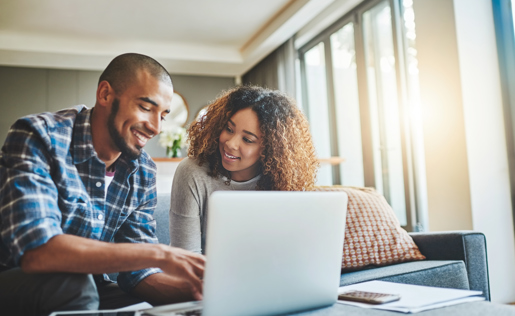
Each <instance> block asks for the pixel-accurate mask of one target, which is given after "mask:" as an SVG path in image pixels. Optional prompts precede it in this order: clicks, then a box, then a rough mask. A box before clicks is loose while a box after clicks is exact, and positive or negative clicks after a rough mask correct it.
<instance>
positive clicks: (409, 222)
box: [299, 0, 425, 230]
mask: <svg viewBox="0 0 515 316" xmlns="http://www.w3.org/2000/svg"><path fill="white" fill-rule="evenodd" d="M415 39H416V33H415V17H414V13H413V9H412V1H411V0H404V1H403V2H401V1H399V0H382V1H378V0H371V1H365V2H364V3H363V4H361V5H359V6H358V7H357V8H355V9H354V10H353V11H351V12H350V13H348V14H347V15H346V16H344V17H343V18H342V19H341V20H340V21H338V22H337V23H335V24H334V25H332V26H331V27H329V28H328V29H327V30H325V31H324V32H322V34H320V35H319V36H317V37H316V38H314V39H313V40H312V41H311V42H309V43H307V44H306V45H305V46H304V47H302V48H301V49H300V50H299V65H300V67H299V68H300V70H301V80H302V85H301V89H302V101H301V104H302V105H303V108H304V110H305V112H306V114H307V116H308V119H309V121H310V125H311V132H312V134H313V140H314V142H315V147H316V149H317V153H318V155H319V157H321V158H325V157H329V156H338V157H342V158H344V159H345V162H343V163H341V164H339V165H335V166H331V165H323V167H322V168H321V170H320V173H319V175H318V184H322V185H328V184H342V185H349V186H372V187H375V188H376V190H378V191H379V192H381V193H382V194H383V195H384V196H385V198H386V199H387V201H388V202H389V204H390V205H391V206H392V208H393V209H394V211H395V213H396V215H397V217H398V219H399V221H400V222H401V225H402V226H404V227H405V228H406V229H408V230H416V229H417V220H416V217H417V216H416V215H415V214H416V213H417V210H416V207H415V205H416V196H417V194H416V192H417V191H416V189H418V188H417V186H416V185H415V179H419V180H423V179H425V176H424V175H423V174H421V175H418V173H421V172H423V169H424V168H419V169H420V170H418V169H417V166H419V165H420V162H418V161H416V160H417V159H418V157H421V158H422V157H423V153H422V154H421V153H419V151H420V150H421V148H423V146H422V145H421V144H419V145H417V142H420V137H419V136H418V135H421V133H419V132H418V131H417V128H420V126H421V125H420V124H419V125H417V124H416V123H414V122H416V120H417V116H416V114H417V112H418V111H417V106H418V104H419V102H418V69H417V60H416V46H415Z"/></svg>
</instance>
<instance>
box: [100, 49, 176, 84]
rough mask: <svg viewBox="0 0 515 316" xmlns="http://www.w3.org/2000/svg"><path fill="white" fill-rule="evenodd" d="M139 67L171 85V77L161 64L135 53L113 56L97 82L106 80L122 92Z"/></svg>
mask: <svg viewBox="0 0 515 316" xmlns="http://www.w3.org/2000/svg"><path fill="white" fill-rule="evenodd" d="M140 69H142V70H146V71H148V73H149V74H150V75H151V76H152V77H154V78H156V79H158V80H159V81H161V82H164V83H167V84H169V85H170V86H171V85H172V78H171V77H170V74H169V73H168V71H167V70H166V69H165V67H163V65H161V64H160V63H159V62H157V61H156V60H155V59H153V58H151V57H149V56H146V55H142V54H136V53H127V54H122V55H119V56H117V57H115V58H114V59H113V60H112V61H111V62H110V63H109V65H107V68H106V69H105V70H104V72H102V74H101V75H100V79H99V80H98V84H100V82H102V81H107V82H109V84H110V85H111V87H113V89H114V91H115V92H116V93H117V94H120V93H123V92H125V90H126V89H127V88H128V87H129V86H130V85H131V84H132V83H133V81H134V79H135V78H136V73H137V71H138V70H140Z"/></svg>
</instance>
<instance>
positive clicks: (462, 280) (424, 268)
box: [340, 260, 469, 290]
mask: <svg viewBox="0 0 515 316" xmlns="http://www.w3.org/2000/svg"><path fill="white" fill-rule="evenodd" d="M372 280H381V281H389V282H397V283H406V284H415V285H426V286H437V287H445V288H454V289H464V290H468V289H469V281H468V277H467V269H466V268H465V264H464V263H463V261H458V260H445V261H444V260H442V261H436V260H428V261H414V262H406V263H399V264H394V265H391V266H385V267H381V268H372V269H367V270H360V271H355V272H349V273H343V274H342V275H341V277H340V286H343V285H350V284H354V283H360V282H366V281H372Z"/></svg>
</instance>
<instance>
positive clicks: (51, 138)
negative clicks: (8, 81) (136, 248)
mask: <svg viewBox="0 0 515 316" xmlns="http://www.w3.org/2000/svg"><path fill="white" fill-rule="evenodd" d="M91 111H92V110H91V109H88V108H86V107H85V106H83V105H79V106H76V107H74V108H71V109H65V110H62V111H59V112H56V113H42V114H37V115H30V116H26V117H23V118H21V119H19V120H18V121H16V123H14V125H13V126H12V127H11V129H10V130H9V133H8V135H7V138H6V141H5V144H4V146H3V147H2V150H1V153H0V237H1V243H0V264H3V265H5V266H8V267H16V266H19V265H20V258H21V257H22V256H23V254H24V253H25V252H26V251H27V250H30V249H33V248H36V247H38V246H41V245H43V244H44V243H46V242H47V241H48V240H49V239H50V238H52V237H53V236H56V235H59V234H72V235H76V236H80V237H85V238H91V239H95V240H100V241H105V242H114V243H122V242H129V243H157V237H156V235H155V230H156V223H155V220H154V218H153V213H154V209H155V206H156V202H157V201H156V198H157V195H156V165H155V163H154V162H153V161H152V160H151V159H150V157H149V156H148V155H147V153H145V152H143V153H142V155H141V156H140V158H139V159H137V160H128V159H125V157H124V156H123V155H122V156H120V158H119V159H118V160H117V162H116V173H115V176H114V179H113V181H112V183H111V185H110V186H109V189H108V192H107V196H106V195H105V189H104V185H105V164H104V163H103V162H102V161H101V160H100V159H99V158H98V156H97V154H96V152H95V149H94V148H93V142H92V138H91V124H90V116H91ZM157 272H161V270H160V269H157V268H149V269H143V270H139V271H132V272H121V273H120V274H119V276H118V284H119V285H120V287H121V288H122V289H123V290H125V291H127V292H129V291H130V290H132V289H133V288H134V287H135V286H136V285H137V284H138V283H139V282H140V281H141V280H143V279H144V278H146V277H147V276H149V275H151V274H153V273H157Z"/></svg>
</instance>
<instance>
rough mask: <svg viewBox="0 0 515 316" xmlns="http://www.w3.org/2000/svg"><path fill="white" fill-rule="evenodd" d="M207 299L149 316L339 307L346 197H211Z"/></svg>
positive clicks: (224, 194) (247, 194) (165, 308)
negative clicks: (336, 303)
mask: <svg viewBox="0 0 515 316" xmlns="http://www.w3.org/2000/svg"><path fill="white" fill-rule="evenodd" d="M208 203H209V218H208V226H207V240H206V243H207V244H206V256H207V261H206V267H205V274H204V300H203V301H202V302H190V303H182V304H172V305H167V306H160V307H156V308H154V309H151V310H146V311H145V312H146V313H149V314H154V315H200V312H198V313H197V312H191V311H189V310H190V308H191V307H196V308H202V309H203V310H202V311H201V314H202V315H203V316H219V315H224V316H231V315H238V316H244V315H276V314H284V313H290V312H296V311H302V310H308V309H314V308H318V307H324V306H328V305H331V304H333V303H335V302H336V298H337V291H338V287H339V284H340V270H341V261H342V253H343V241H344V232H345V216H346V211H347V194H346V193H344V192H277V191H275V192H270V191H266V192H265V191H236V192H235V191H218V192H215V193H213V194H212V195H211V197H210V198H209V201H208Z"/></svg>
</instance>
